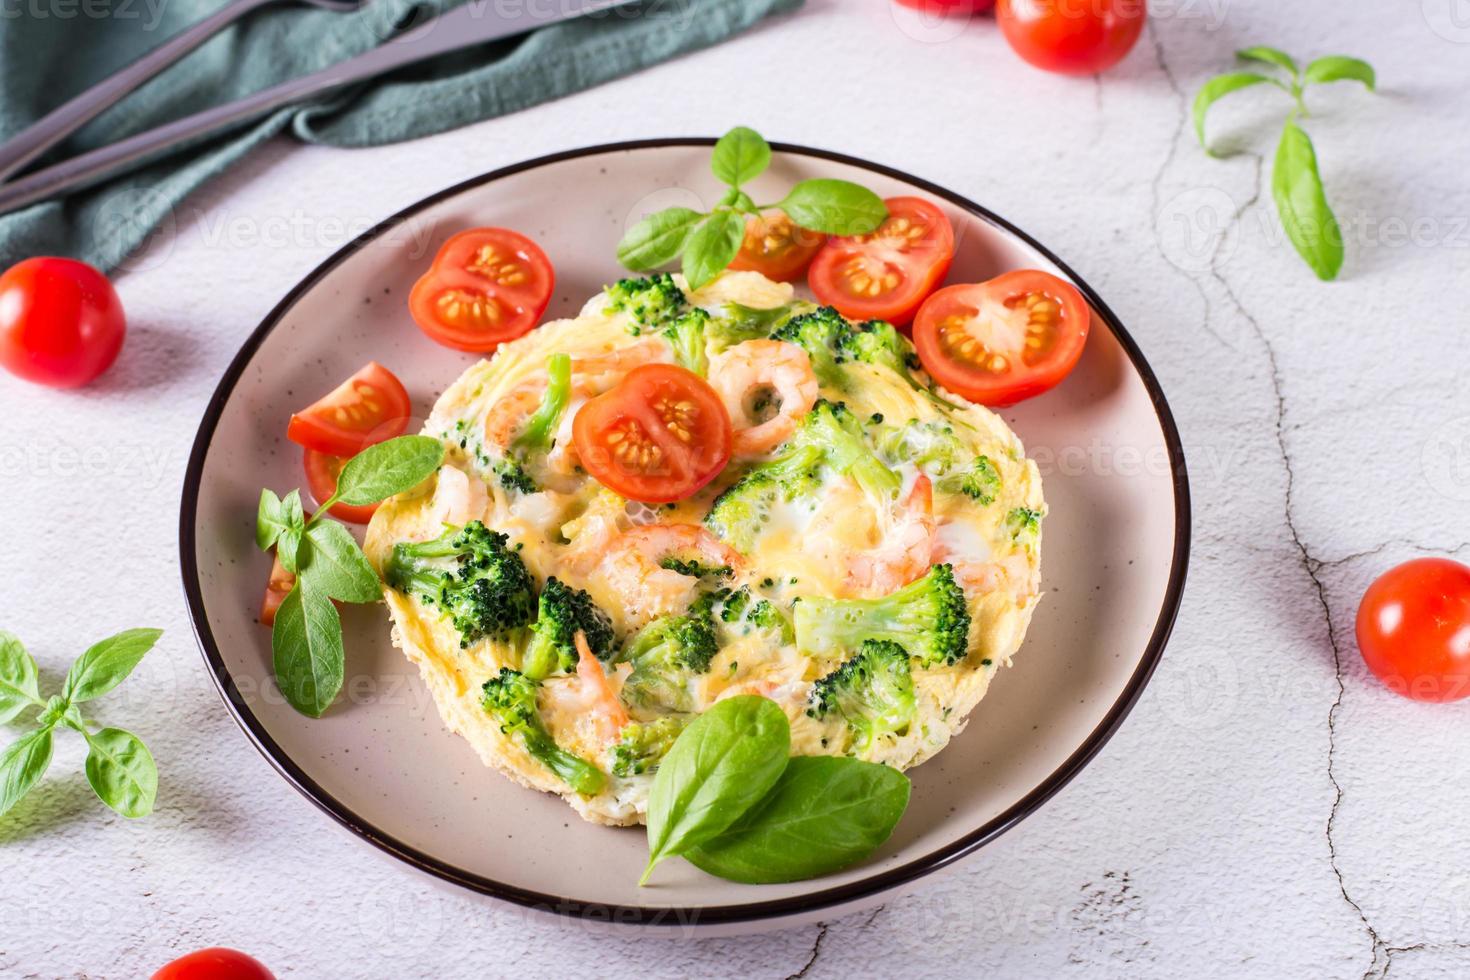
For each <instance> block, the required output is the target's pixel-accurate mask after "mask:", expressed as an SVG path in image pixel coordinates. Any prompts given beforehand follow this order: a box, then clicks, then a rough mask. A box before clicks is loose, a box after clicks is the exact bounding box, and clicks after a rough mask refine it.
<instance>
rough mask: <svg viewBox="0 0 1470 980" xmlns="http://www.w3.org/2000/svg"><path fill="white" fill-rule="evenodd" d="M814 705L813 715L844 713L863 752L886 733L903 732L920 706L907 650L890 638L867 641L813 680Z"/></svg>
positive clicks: (811, 708) (809, 708) (898, 733)
mask: <svg viewBox="0 0 1470 980" xmlns="http://www.w3.org/2000/svg"><path fill="white" fill-rule="evenodd" d="M809 705H810V707H808V708H807V712H806V713H807V714H809V715H811V716H812V717H813V718H825V717H826V716H827V715H829V714H833V713H836V714H838V715H840V716H841V717H842V720H843V721H845V722H847V727H848V728H849V729H851V730H852V733H853V735H854V736H855V741H854V748H856V749H857V751H858V752H859V753H866V752H867V750H868V749H869V748H870V747H871V746H872V745H873V743H874V742H875V741H876V740H877V739H879V738H881V737H883V736H884V735H900V734H903V733H904V732H905V731H907V730H908V727H909V724H910V723H911V722H912V721H913V720H914V714H915V712H916V710H917V708H916V704H915V701H914V675H913V670H912V668H911V666H910V664H909V655H908V652H907V651H906V650H904V648H903V647H901V646H899V645H898V644H897V643H893V642H891V641H888V640H865V641H864V642H863V647H862V649H861V650H860V651H859V652H858V653H857V654H856V655H855V656H853V657H852V658H851V659H850V660H847V661H845V662H844V663H843V664H842V665H841V666H840V667H838V668H837V669H836V670H834V671H832V673H830V674H828V675H827V676H826V677H823V678H822V679H821V680H819V681H817V682H816V683H815V684H813V685H812V692H811V696H810V699H809Z"/></svg>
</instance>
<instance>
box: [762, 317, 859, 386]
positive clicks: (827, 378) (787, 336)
mask: <svg viewBox="0 0 1470 980" xmlns="http://www.w3.org/2000/svg"><path fill="white" fill-rule="evenodd" d="M851 332H852V325H851V324H849V323H848V322H847V319H846V318H845V317H843V315H842V314H841V313H838V312H837V311H836V310H835V309H833V308H832V307H830V306H823V307H820V308H819V309H817V310H815V311H814V312H811V313H803V314H801V315H800V316H794V317H792V318H791V319H789V320H787V321H786V322H785V323H783V324H782V325H781V326H780V327H778V328H777V329H776V330H775V331H774V332H772V334H771V339H772V340H784V341H786V342H787V343H790V344H796V345H797V346H798V347H800V348H801V349H802V350H804V351H806V353H807V357H809V358H811V362H812V371H813V372H814V373H815V374H816V376H817V380H818V381H820V382H821V383H822V384H823V385H825V386H826V387H829V388H842V387H843V386H844V383H845V382H846V378H845V377H844V375H843V373H842V367H841V365H842V362H843V361H844V360H846V359H847V354H846V352H845V351H844V349H843V348H844V345H845V344H846V343H847V339H846V338H847V336H848V334H850V333H851Z"/></svg>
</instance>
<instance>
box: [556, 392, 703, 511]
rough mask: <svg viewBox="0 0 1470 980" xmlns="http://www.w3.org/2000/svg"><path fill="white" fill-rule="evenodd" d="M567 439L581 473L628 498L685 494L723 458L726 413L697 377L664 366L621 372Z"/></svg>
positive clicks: (668, 498)
mask: <svg viewBox="0 0 1470 980" xmlns="http://www.w3.org/2000/svg"><path fill="white" fill-rule="evenodd" d="M572 441H573V445H574V446H575V447H576V450H577V456H578V458H579V459H580V460H581V463H582V468H583V469H585V470H586V471H587V472H588V473H590V474H592V476H593V477H595V478H596V479H597V481H598V482H599V483H601V484H602V485H603V486H605V487H607V488H608V489H609V490H612V491H613V492H614V493H618V494H621V495H622V496H624V497H627V498H629V499H630V500H641V501H643V502H644V503H650V504H664V503H671V502H672V501H675V500H684V499H685V498H687V497H692V496H693V495H694V494H695V493H696V492H698V491H699V489H700V488H701V487H703V486H704V485H705V484H706V483H708V482H709V481H711V480H713V479H714V478H715V477H716V476H718V475H719V472H720V470H722V469H724V468H725V464H726V463H727V462H729V459H730V444H731V442H732V435H731V431H730V414H729V413H728V412H727V411H725V404H724V402H723V401H721V400H720V396H719V395H718V394H716V393H715V390H714V389H713V388H711V387H710V386H709V383H708V382H706V381H705V380H704V379H703V378H701V377H700V376H699V375H697V374H695V373H694V372H692V371H686V370H684V369H683V368H681V367H676V366H674V365H672V364H645V365H643V366H642V367H637V368H634V369H633V370H631V371H629V372H628V374H627V376H626V377H625V378H623V380H622V381H621V382H620V383H619V384H618V385H617V386H616V387H614V388H612V389H611V390H610V391H606V392H604V393H602V394H601V395H598V396H597V397H596V398H593V399H592V400H591V401H589V402H587V404H585V405H583V406H582V407H581V409H580V410H578V412H577V416H576V418H574V419H573V420H572Z"/></svg>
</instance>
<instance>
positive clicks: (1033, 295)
mask: <svg viewBox="0 0 1470 980" xmlns="http://www.w3.org/2000/svg"><path fill="white" fill-rule="evenodd" d="M1091 323H1092V311H1091V310H1090V309H1089V307H1088V305H1087V301H1086V300H1084V299H1083V298H1082V294H1081V293H1079V292H1078V291H1077V289H1076V288H1075V287H1074V286H1072V284H1071V283H1067V282H1063V281H1062V280H1061V279H1058V278H1057V277H1056V276H1054V275H1052V274H1051V273H1049V272H1041V271H1040V270H1037V269H1026V270H1022V271H1019V272H1007V273H1006V274H1005V275H1003V276H997V277H996V278H994V279H991V280H990V281H989V282H982V283H979V284H977V285H970V286H947V287H945V288H944V289H941V290H940V291H939V292H937V293H935V294H934V295H933V296H930V297H929V298H928V299H927V300H925V301H924V305H923V306H922V307H920V309H919V316H918V319H917V320H915V321H914V346H915V347H917V348H918V351H919V360H920V361H922V362H923V364H924V370H925V371H928V372H929V376H930V377H932V378H933V379H934V380H935V381H938V382H939V383H940V384H941V385H943V386H944V387H945V388H948V389H949V390H950V391H952V392H954V393H955V394H957V395H963V396H964V397H966V398H968V399H969V400H970V401H972V402H978V403H979V404H981V405H989V406H992V407H1003V406H1005V405H1014V404H1015V403H1016V402H1018V401H1022V400H1024V399H1027V398H1031V397H1033V396H1035V395H1039V394H1041V393H1042V392H1043V391H1047V390H1048V389H1050V388H1052V387H1054V386H1055V385H1056V384H1057V382H1059V381H1061V380H1062V379H1063V378H1065V377H1066V376H1067V374H1068V373H1069V372H1070V371H1071V370H1072V368H1073V367H1075V366H1076V364H1077V358H1079V357H1081V356H1082V347H1083V345H1084V344H1086V343H1087V331H1088V328H1089V327H1090V326H1091Z"/></svg>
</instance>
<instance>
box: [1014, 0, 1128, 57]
mask: <svg viewBox="0 0 1470 980" xmlns="http://www.w3.org/2000/svg"><path fill="white" fill-rule="evenodd" d="M1147 18H1148V9H1147V7H1146V6H1145V5H1144V0H999V3H997V4H996V8H995V20H996V23H998V24H1000V30H1001V33H1002V34H1004V35H1005V39H1006V41H1007V42H1009V44H1010V46H1011V47H1012V48H1014V49H1015V52H1016V54H1018V55H1020V56H1021V57H1022V58H1024V59H1025V60H1026V61H1028V62H1030V63H1031V64H1033V65H1035V66H1036V67H1037V68H1041V69H1043V70H1045V71H1054V72H1060V73H1061V74H1063V75H1092V74H1096V73H1097V72H1100V71H1107V70H1108V69H1109V68H1111V67H1113V66H1114V65H1116V64H1117V63H1118V62H1120V61H1122V60H1123V57H1124V56H1125V55H1127V54H1128V52H1129V51H1132V50H1133V45H1135V44H1137V43H1138V37H1139V35H1140V34H1142V33H1143V24H1144V21H1145V20H1146V19H1147Z"/></svg>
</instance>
